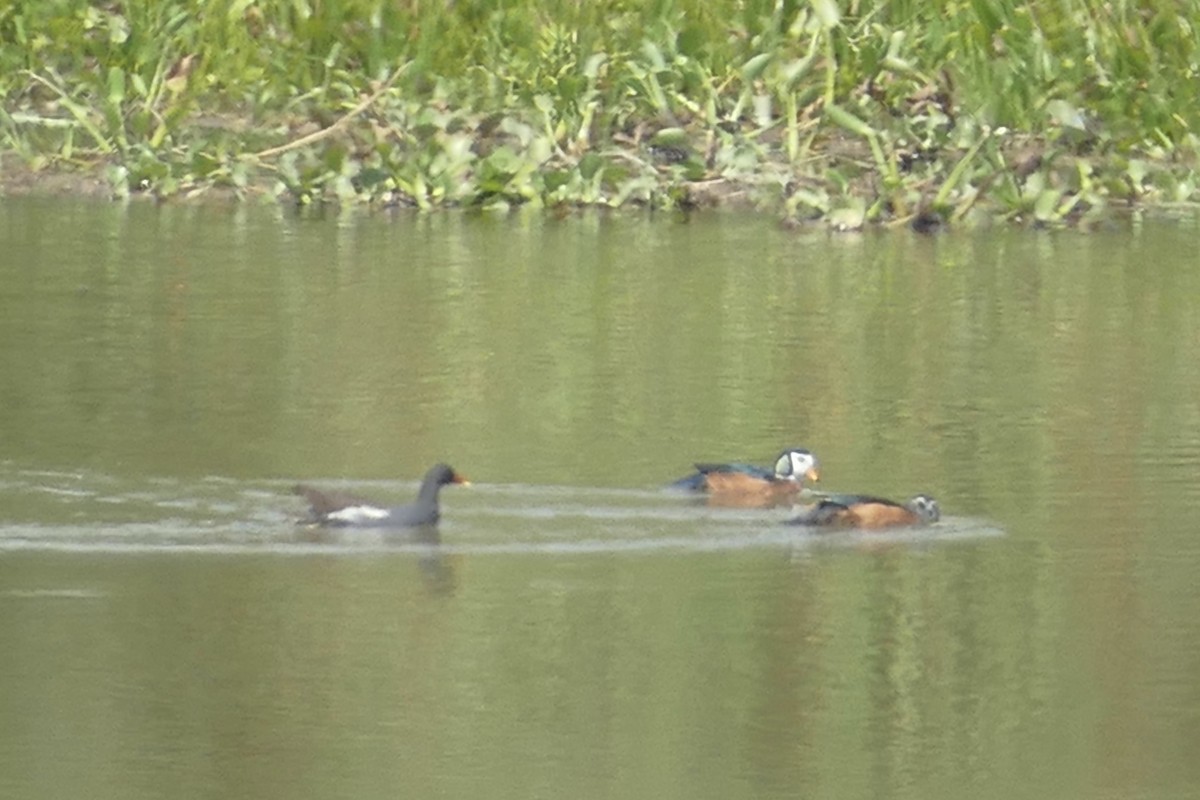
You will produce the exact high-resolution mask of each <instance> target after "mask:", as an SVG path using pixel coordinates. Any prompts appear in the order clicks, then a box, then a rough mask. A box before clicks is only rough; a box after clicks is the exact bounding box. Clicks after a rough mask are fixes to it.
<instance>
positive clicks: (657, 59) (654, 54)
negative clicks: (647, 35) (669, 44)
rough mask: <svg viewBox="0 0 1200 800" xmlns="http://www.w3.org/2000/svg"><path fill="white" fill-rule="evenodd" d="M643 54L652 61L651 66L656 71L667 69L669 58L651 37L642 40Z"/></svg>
mask: <svg viewBox="0 0 1200 800" xmlns="http://www.w3.org/2000/svg"><path fill="white" fill-rule="evenodd" d="M642 55H644V56H645V57H646V60H647V61H649V62H650V66H651V67H652V68H653V70H654V71H655V72H663V71H665V70H666V69H667V60H666V59H665V58H663V53H662V50H661V49H660V48H659V46H658V45H656V44H655V43H654V42H652V41H650V40H649V39H646V40H645V41H643V42H642Z"/></svg>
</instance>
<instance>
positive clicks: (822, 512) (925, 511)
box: [787, 494, 942, 529]
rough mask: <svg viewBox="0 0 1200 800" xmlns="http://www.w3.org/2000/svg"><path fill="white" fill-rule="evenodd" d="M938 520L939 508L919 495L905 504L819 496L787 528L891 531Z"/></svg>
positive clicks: (848, 496) (849, 496) (856, 496)
mask: <svg viewBox="0 0 1200 800" xmlns="http://www.w3.org/2000/svg"><path fill="white" fill-rule="evenodd" d="M941 517H942V509H941V507H940V506H939V505H938V502H937V500H934V499H933V498H932V497H930V496H929V495H925V494H919V495H917V496H916V497H914V498H912V499H911V500H909V501H908V502H907V503H903V504H901V503H897V502H895V501H894V500H884V499H883V498H880V497H869V496H867V495H861V494H835V495H829V496H828V497H823V498H821V499H820V500H818V501H817V502H816V503H813V504H812V505H811V506H808V507H807V508H805V509H804V512H803V513H802V514H800V516H798V517H795V518H793V519H789V520H788V521H787V524H788V525H812V526H824V527H831V528H872V529H879V528H893V527H898V526H901V525H928V524H930V523H933V522H937V521H938V520H939V519H941Z"/></svg>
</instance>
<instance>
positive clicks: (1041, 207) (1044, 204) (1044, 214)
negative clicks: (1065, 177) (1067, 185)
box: [1033, 189, 1062, 222]
mask: <svg viewBox="0 0 1200 800" xmlns="http://www.w3.org/2000/svg"><path fill="white" fill-rule="evenodd" d="M1061 199H1062V192H1060V191H1058V190H1057V189H1044V190H1043V191H1042V192H1041V193H1040V194H1039V195H1038V196H1037V200H1036V201H1034V204H1033V216H1034V218H1035V219H1037V220H1038V221H1039V222H1054V221H1057V220H1058V219H1059V214H1058V210H1057V209H1058V201H1059V200H1061Z"/></svg>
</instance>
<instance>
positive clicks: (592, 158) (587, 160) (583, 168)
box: [579, 153, 604, 180]
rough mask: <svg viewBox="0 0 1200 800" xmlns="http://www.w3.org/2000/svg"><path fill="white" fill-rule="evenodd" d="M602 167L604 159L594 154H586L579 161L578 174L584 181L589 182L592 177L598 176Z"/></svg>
mask: <svg viewBox="0 0 1200 800" xmlns="http://www.w3.org/2000/svg"><path fill="white" fill-rule="evenodd" d="M603 167H604V159H603V158H601V157H600V156H598V155H596V154H595V153H587V154H586V155H584V157H583V158H581V159H579V174H580V175H582V176H583V178H584V180H590V179H591V178H592V177H593V176H595V175H598V174H599V173H600V171H601V170H602V169H603Z"/></svg>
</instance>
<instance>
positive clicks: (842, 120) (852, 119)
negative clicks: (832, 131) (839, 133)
mask: <svg viewBox="0 0 1200 800" xmlns="http://www.w3.org/2000/svg"><path fill="white" fill-rule="evenodd" d="M825 115H826V116H828V117H829V119H830V120H831V121H832V122H833V123H834V124H835V125H837V126H838V127H839V128H844V129H845V130H847V131H849V132H850V133H853V134H857V135H858V136H863V137H866V138H872V137H874V136H875V130H874V129H873V128H872V127H871V126H870V125H868V124H867V123H865V122H863V121H862V120H861V119H859V118H858V117H856V116H854V115H853V114H851V113H850V112H849V111H846V110H845V109H844V108H842V107H841V106H837V105H828V106H826V107H825Z"/></svg>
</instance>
